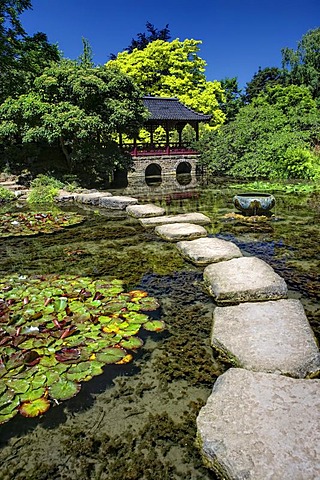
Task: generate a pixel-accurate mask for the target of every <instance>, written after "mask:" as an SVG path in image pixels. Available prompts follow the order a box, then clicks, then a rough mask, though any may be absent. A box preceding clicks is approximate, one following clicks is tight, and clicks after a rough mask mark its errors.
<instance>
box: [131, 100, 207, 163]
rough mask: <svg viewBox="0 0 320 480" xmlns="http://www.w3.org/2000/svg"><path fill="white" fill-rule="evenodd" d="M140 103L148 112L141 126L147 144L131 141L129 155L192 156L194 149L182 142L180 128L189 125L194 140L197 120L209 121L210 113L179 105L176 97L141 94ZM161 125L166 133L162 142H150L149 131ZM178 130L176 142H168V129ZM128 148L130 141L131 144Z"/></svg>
mask: <svg viewBox="0 0 320 480" xmlns="http://www.w3.org/2000/svg"><path fill="white" fill-rule="evenodd" d="M143 104H144V106H145V107H146V109H147V110H148V111H149V114H150V115H149V118H148V119H147V121H146V123H145V128H146V130H148V132H149V133H150V143H141V142H138V141H137V140H136V139H135V140H134V144H133V148H132V149H131V152H130V153H131V155H132V156H133V157H143V156H150V155H151V156H157V155H161V156H163V155H190V154H191V155H192V154H193V155H194V154H196V153H197V152H196V151H195V150H193V149H191V148H189V146H188V145H187V144H185V143H183V141H182V130H183V129H184V127H185V126H186V125H187V124H189V125H191V126H192V127H193V128H194V130H195V139H196V140H198V139H199V123H201V122H209V121H210V119H211V115H204V114H203V113H198V112H195V111H193V110H191V109H190V108H188V107H186V106H185V105H183V104H182V103H181V102H180V101H179V100H178V99H177V98H166V97H152V96H147V97H143ZM159 126H162V127H163V128H164V130H165V133H166V141H165V143H162V144H159V143H155V142H154V138H153V134H154V131H155V130H156V128H157V127H159ZM173 130H176V131H177V132H178V139H179V140H178V142H170V135H169V134H170V131H173ZM131 147H132V144H131Z"/></svg>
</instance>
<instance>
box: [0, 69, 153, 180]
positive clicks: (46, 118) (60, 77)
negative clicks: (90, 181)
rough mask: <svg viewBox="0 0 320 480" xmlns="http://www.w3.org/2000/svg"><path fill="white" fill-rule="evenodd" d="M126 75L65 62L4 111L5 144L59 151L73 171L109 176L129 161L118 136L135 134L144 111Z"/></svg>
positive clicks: (0, 138)
mask: <svg viewBox="0 0 320 480" xmlns="http://www.w3.org/2000/svg"><path fill="white" fill-rule="evenodd" d="M140 99H141V97H140V92H139V90H138V89H137V88H136V86H135V85H134V84H133V82H132V80H131V79H130V78H129V77H127V76H125V75H124V74H122V73H120V72H118V71H114V70H110V69H107V68H105V67H96V68H92V67H89V66H87V65H81V64H80V65H79V64H78V63H77V62H72V61H70V60H64V61H62V62H61V63H60V64H56V65H53V66H52V67H50V68H47V69H45V71H44V72H43V74H42V75H41V76H39V77H38V78H37V79H36V80H35V81H34V89H33V91H31V92H29V93H28V94H24V95H21V96H19V97H18V98H16V99H13V98H9V99H7V100H6V101H5V102H4V103H3V104H2V105H1V106H0V142H1V143H3V144H6V145H7V146H8V148H10V146H11V147H12V146H16V147H17V148H20V149H21V147H22V148H26V147H27V146H28V145H34V144H39V143H42V144H44V145H55V146H59V148H60V149H61V151H62V152H63V154H64V156H65V160H66V165H67V167H68V170H69V171H70V172H81V171H82V172H84V171H87V172H88V173H89V169H91V172H92V173H94V172H95V173H96V174H97V172H98V171H99V172H106V173H107V172H110V171H111V170H113V168H114V167H115V165H117V164H124V163H125V162H128V160H130V159H129V158H128V157H127V156H121V154H120V152H119V150H118V147H117V145H116V144H115V143H114V142H113V140H112V139H113V135H114V133H115V132H122V133H126V134H128V135H136V134H137V132H138V130H139V128H140V126H141V124H142V121H143V119H144V118H145V111H144V108H143V105H142V102H141V101H140Z"/></svg>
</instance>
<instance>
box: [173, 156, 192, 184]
mask: <svg viewBox="0 0 320 480" xmlns="http://www.w3.org/2000/svg"><path fill="white" fill-rule="evenodd" d="M191 170H192V165H191V164H190V163H189V162H181V163H179V165H178V166H177V170H176V179H177V182H178V183H179V185H189V183H191V181H192V176H191Z"/></svg>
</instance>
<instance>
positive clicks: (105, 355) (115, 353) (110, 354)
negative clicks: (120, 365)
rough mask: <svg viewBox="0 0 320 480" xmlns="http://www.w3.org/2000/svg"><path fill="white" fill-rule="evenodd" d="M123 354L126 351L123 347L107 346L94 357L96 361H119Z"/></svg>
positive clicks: (108, 362) (107, 362)
mask: <svg viewBox="0 0 320 480" xmlns="http://www.w3.org/2000/svg"><path fill="white" fill-rule="evenodd" d="M125 355H126V351H125V350H124V349H123V348H115V347H109V348H106V349H105V350H104V351H103V352H98V353H97V355H96V358H97V360H98V362H102V363H106V364H110V363H117V362H119V361H120V360H121V359H122V358H123V357H125Z"/></svg>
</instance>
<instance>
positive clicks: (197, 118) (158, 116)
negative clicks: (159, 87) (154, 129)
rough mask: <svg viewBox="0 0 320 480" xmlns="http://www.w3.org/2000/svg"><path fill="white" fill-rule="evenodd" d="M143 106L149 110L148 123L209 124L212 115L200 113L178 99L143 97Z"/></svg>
mask: <svg viewBox="0 0 320 480" xmlns="http://www.w3.org/2000/svg"><path fill="white" fill-rule="evenodd" d="M142 100H143V104H144V106H145V107H146V108H147V109H148V110H149V112H150V117H149V118H148V120H147V123H148V122H157V121H164V120H169V121H178V122H180V121H181V122H209V120H210V119H211V115H204V114H203V113H198V112H195V111H193V110H191V108H188V107H186V106H185V105H183V103H181V102H180V101H179V100H178V99H177V98H170V97H151V96H150V97H149V96H148V97H143V99H142Z"/></svg>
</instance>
